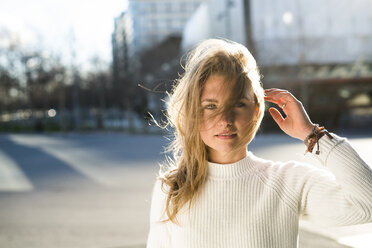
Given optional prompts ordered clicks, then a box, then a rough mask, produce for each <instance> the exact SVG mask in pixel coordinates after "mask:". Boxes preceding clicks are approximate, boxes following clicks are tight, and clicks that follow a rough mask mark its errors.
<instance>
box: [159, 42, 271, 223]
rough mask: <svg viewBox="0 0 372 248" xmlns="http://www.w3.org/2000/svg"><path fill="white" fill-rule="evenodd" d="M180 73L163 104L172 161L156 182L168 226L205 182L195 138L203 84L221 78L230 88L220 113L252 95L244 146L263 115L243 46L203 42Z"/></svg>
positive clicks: (201, 148)
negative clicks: (253, 110) (251, 115)
mask: <svg viewBox="0 0 372 248" xmlns="http://www.w3.org/2000/svg"><path fill="white" fill-rule="evenodd" d="M184 69H185V72H184V74H183V75H182V76H180V78H179V79H178V80H176V83H175V85H174V87H173V90H172V92H171V93H170V94H169V99H168V101H167V119H168V124H169V125H170V126H171V127H172V128H174V138H173V141H172V143H171V144H170V146H169V148H168V151H171V152H172V153H173V159H169V160H168V163H167V168H166V169H167V170H166V171H165V172H163V173H160V176H159V178H160V179H161V181H162V188H163V190H164V188H166V189H167V190H166V192H167V195H168V197H167V202H166V209H165V211H166V214H167V216H168V219H166V220H163V221H169V220H170V221H172V222H174V223H177V219H176V215H177V213H178V212H179V211H180V210H181V208H182V207H183V206H184V205H185V204H186V203H189V208H190V207H191V203H192V200H193V199H194V198H195V196H196V195H197V194H198V193H199V191H200V189H201V187H202V186H203V184H204V182H205V179H206V176H207V162H208V152H207V148H206V146H205V144H204V143H203V141H202V139H201V136H200V123H201V121H202V110H201V99H200V98H201V94H202V92H203V89H204V86H205V82H206V81H207V79H208V78H209V77H210V76H211V75H216V74H217V75H222V76H224V78H225V80H226V82H235V83H234V84H233V90H232V94H231V96H230V99H231V101H230V102H229V103H227V104H226V107H225V108H224V109H223V110H221V111H227V110H228V108H231V106H233V104H234V103H235V102H236V100H237V99H238V100H239V99H241V98H242V96H243V95H242V94H244V92H245V90H246V89H250V90H252V91H253V95H254V101H255V105H256V110H257V115H256V116H255V117H254V118H252V122H251V123H249V127H248V130H249V131H248V132H247V134H246V137H245V138H244V142H245V144H247V143H249V142H250V141H251V140H252V139H253V137H254V135H255V134H256V132H257V130H258V128H259V126H260V123H261V121H262V118H263V114H264V91H263V88H262V86H261V81H260V75H259V72H258V68H257V65H256V61H255V59H254V58H253V56H252V55H251V53H250V52H249V51H248V49H247V48H246V47H244V46H243V45H241V44H238V43H235V42H232V41H228V40H221V39H209V40H206V41H203V42H202V43H200V44H199V45H198V46H197V47H196V48H195V49H193V50H192V51H191V52H190V53H189V54H188V55H187V57H186V65H185V68H184ZM226 87H229V86H228V85H227V86H226ZM230 87H231V84H230ZM217 114H221V113H220V112H219V113H217ZM164 184H165V185H166V186H167V187H164Z"/></svg>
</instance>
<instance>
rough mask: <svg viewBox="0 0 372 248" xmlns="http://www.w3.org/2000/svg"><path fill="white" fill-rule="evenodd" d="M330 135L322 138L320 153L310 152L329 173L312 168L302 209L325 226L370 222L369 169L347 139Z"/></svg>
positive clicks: (371, 178) (371, 179)
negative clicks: (331, 137)
mask: <svg viewBox="0 0 372 248" xmlns="http://www.w3.org/2000/svg"><path fill="white" fill-rule="evenodd" d="M332 136H333V139H330V138H328V137H327V136H326V135H325V136H324V137H323V138H321V139H320V140H319V147H320V154H319V155H315V154H313V155H312V156H316V157H317V158H318V159H319V160H320V162H321V163H322V164H323V165H324V166H325V167H326V168H328V169H329V170H330V172H331V173H324V172H321V170H315V171H312V173H311V175H308V177H307V180H306V182H305V184H304V185H303V192H302V203H301V210H302V211H301V212H302V214H305V215H308V217H309V219H310V220H312V221H314V222H316V223H318V224H322V225H327V226H329V225H332V226H342V225H353V224H362V223H367V222H372V170H371V168H370V167H369V166H368V165H367V164H366V163H365V162H364V161H363V160H362V159H361V158H360V156H359V155H358V154H357V152H356V151H355V150H354V149H353V148H352V147H351V145H350V143H349V142H348V141H347V140H346V139H344V138H340V137H339V136H337V135H335V134H332ZM314 150H315V148H314Z"/></svg>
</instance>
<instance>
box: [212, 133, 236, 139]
mask: <svg viewBox="0 0 372 248" xmlns="http://www.w3.org/2000/svg"><path fill="white" fill-rule="evenodd" d="M236 136H237V134H236V133H232V132H223V133H219V134H216V135H215V137H217V138H219V139H234V138H235V137H236Z"/></svg>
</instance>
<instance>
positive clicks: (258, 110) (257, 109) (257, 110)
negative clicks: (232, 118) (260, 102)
mask: <svg viewBox="0 0 372 248" xmlns="http://www.w3.org/2000/svg"><path fill="white" fill-rule="evenodd" d="M259 112H260V109H259V108H258V106H257V105H256V116H258V113H259Z"/></svg>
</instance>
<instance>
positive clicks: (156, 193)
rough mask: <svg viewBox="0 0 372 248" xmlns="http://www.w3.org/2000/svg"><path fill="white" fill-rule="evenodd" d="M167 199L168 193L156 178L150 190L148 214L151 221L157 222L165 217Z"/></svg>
mask: <svg viewBox="0 0 372 248" xmlns="http://www.w3.org/2000/svg"><path fill="white" fill-rule="evenodd" d="M167 198H168V193H167V189H166V187H165V184H163V183H162V181H161V179H160V178H157V179H156V181H155V183H154V187H153V190H152V200H151V214H150V215H151V217H150V218H151V220H152V221H159V220H161V219H163V218H164V217H165V209H166V202H167Z"/></svg>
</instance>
